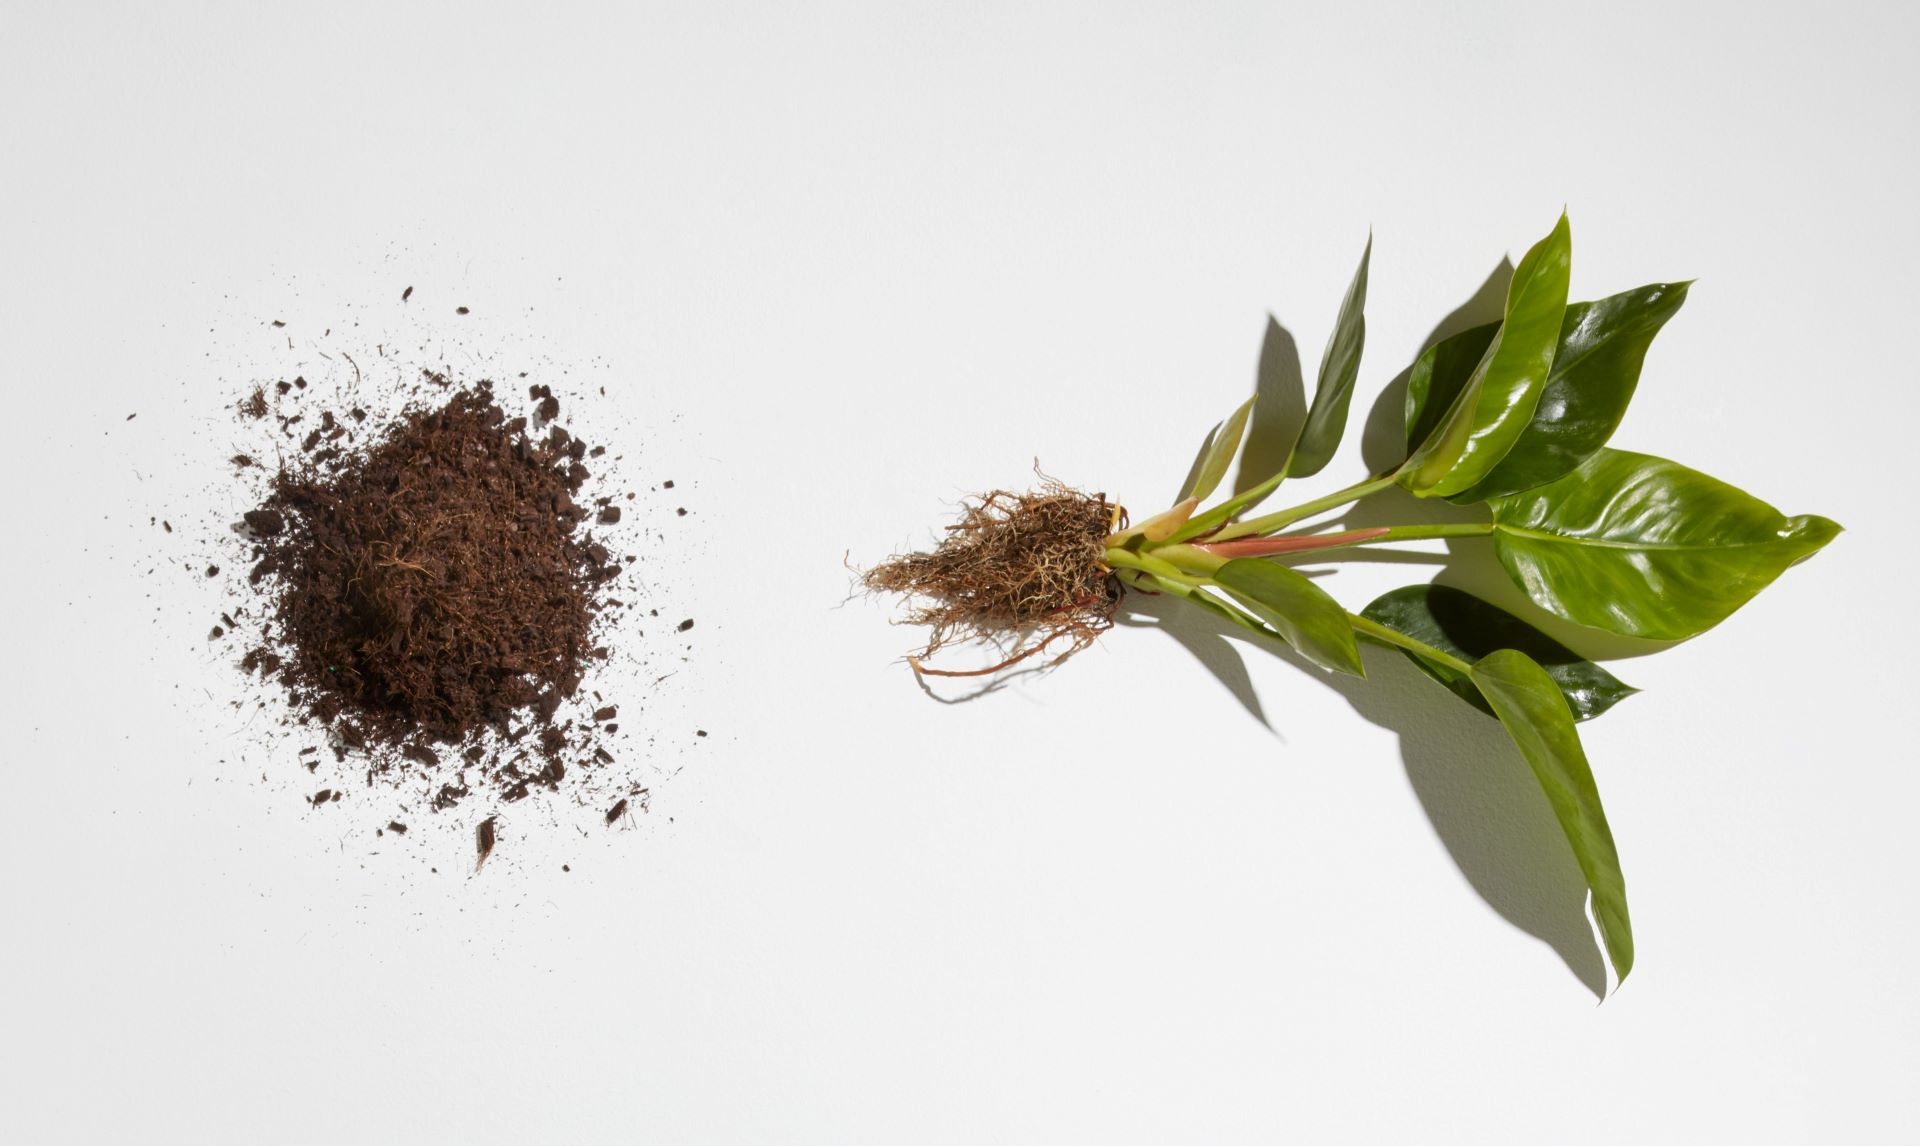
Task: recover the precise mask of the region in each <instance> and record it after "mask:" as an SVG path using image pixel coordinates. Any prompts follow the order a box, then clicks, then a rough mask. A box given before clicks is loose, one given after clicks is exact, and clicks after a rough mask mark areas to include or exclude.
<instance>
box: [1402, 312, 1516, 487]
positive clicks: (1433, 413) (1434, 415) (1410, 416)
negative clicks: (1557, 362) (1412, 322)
mask: <svg viewBox="0 0 1920 1146" xmlns="http://www.w3.org/2000/svg"><path fill="white" fill-rule="evenodd" d="M1498 333H1500V324H1499V323H1497V322H1489V323H1487V324H1486V325H1485V326H1476V327H1474V328H1472V329H1471V330H1463V331H1461V332H1460V333H1459V334H1456V335H1454V336H1453V337H1451V338H1443V339H1441V340H1440V341H1439V342H1436V343H1434V344H1433V345H1432V346H1429V347H1427V350H1426V353H1424V354H1422V355H1421V356H1420V358H1419V360H1418V361H1416V362H1415V363H1414V364H1413V372H1412V373H1411V374H1409V375H1408V376H1407V452H1408V454H1409V455H1411V454H1412V452H1413V451H1415V450H1417V449H1419V448H1420V444H1421V443H1422V442H1424V441H1426V440H1427V439H1428V438H1431V437H1432V436H1433V432H1434V431H1435V430H1437V429H1439V428H1440V421H1441V419H1443V418H1445V417H1446V416H1447V411H1448V410H1450V409H1452V408H1453V401H1454V399H1455V398H1458V397H1459V396H1460V391H1462V390H1465V389H1466V388H1467V379H1469V378H1471V377H1473V371H1474V368H1475V367H1476V366H1479V365H1480V360H1481V359H1482V358H1485V357H1486V356H1487V347H1489V346H1491V345H1493V336H1494V335H1496V334H1498Z"/></svg>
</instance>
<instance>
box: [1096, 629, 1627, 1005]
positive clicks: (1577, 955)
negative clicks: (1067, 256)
mask: <svg viewBox="0 0 1920 1146" xmlns="http://www.w3.org/2000/svg"><path fill="white" fill-rule="evenodd" d="M1119 620H1120V623H1122V624H1124V625H1127V626H1129V627H1140V628H1155V629H1159V630H1160V631H1162V632H1165V633H1166V634H1167V635H1168V636H1170V637H1172V638H1173V639H1174V640H1176V641H1178V642H1179V643H1180V644H1181V645H1182V646H1183V647H1185V648H1186V649H1188V650H1189V651H1190V652H1192V653H1193V654H1194V656H1195V657H1196V658H1197V659H1198V660H1199V661H1200V662H1201V664H1203V665H1205V666H1206V668H1207V669H1208V671H1209V672H1212V673H1213V675H1214V677H1215V678H1216V679H1218V680H1219V681H1220V683H1221V684H1223V685H1225V686H1226V688H1227V691H1229V692H1230V693H1232V694H1233V696H1234V699H1235V700H1237V701H1239V702H1240V705H1241V707H1243V708H1245V709H1246V710H1247V711H1248V713H1249V714H1251V715H1253V716H1254V718H1255V719H1257V720H1259V721H1260V722H1261V723H1262V724H1265V725H1267V727H1269V728H1272V727H1273V726H1272V724H1271V722H1269V721H1268V720H1267V718H1266V715H1265V713H1264V710H1263V709H1262V707H1261V704H1260V697H1259V695H1258V693H1257V692H1255V690H1254V687H1253V681H1252V678H1251V676H1250V675H1249V673H1248V671H1247V666H1246V662H1245V660H1244V657H1243V651H1242V650H1243V648H1247V647H1250V648H1251V652H1252V655H1254V656H1268V655H1273V656H1278V657H1279V658H1280V659H1282V660H1284V661H1286V662H1288V663H1289V664H1290V665H1292V666H1293V667H1295V668H1297V669H1298V670H1300V671H1301V672H1303V673H1305V674H1307V675H1308V676H1310V677H1312V678H1313V679H1315V680H1318V681H1320V682H1321V683H1323V684H1325V685H1326V686H1327V687H1328V688H1330V689H1332V690H1333V691H1334V692H1336V693H1339V694H1340V696H1341V697H1342V698H1343V699H1345V700H1346V701H1347V703H1348V704H1350V705H1352V706H1353V709H1354V711H1355V712H1358V713H1359V714H1360V715H1361V716H1363V717H1365V718H1366V719H1367V720H1369V721H1371V722H1373V723H1374V724H1376V725H1379V726H1380V727H1382V728H1385V729H1388V730H1389V731H1391V732H1393V733H1395V734H1396V735H1398V736H1399V737H1400V758H1401V761H1402V763H1403V764H1404V765H1405V767H1406V770H1407V780H1408V782H1409V783H1410V784H1411V785H1412V786H1413V791H1414V795H1415V796H1416V797H1418V798H1419V800H1420V806H1421V808H1422V810H1423V811H1424V812H1425V813H1426V816H1427V820H1428V822H1429V823H1431V824H1432V825H1433V830H1434V834H1435V835H1437V836H1439V837H1440V842H1441V844H1442V845H1443V846H1445V848H1446V849H1447V854H1448V855H1449V856H1451V857H1452V858H1453V862H1454V864H1455V866H1457V867H1458V868H1459V869H1460V874H1461V875H1463V876H1465V877H1466V880H1467V883H1468V885H1469V886H1471V887H1472V888H1473V890H1474V891H1475V892H1476V893H1478V894H1479V896H1480V898H1481V899H1483V900H1485V901H1486V903H1487V905H1488V906H1489V907H1492V908H1493V909H1494V910H1495V911H1496V912H1498V913H1499V914H1500V915H1501V917H1502V918H1504V919H1506V920H1507V921H1508V922H1510V923H1512V924H1513V925H1514V926H1515V927H1518V928H1519V929H1520V930H1522V931H1525V932H1526V933H1527V934H1529V935H1532V936H1534V937H1535V938H1537V939H1539V940H1540V941H1541V942H1543V943H1545V944H1546V945H1547V946H1549V947H1551V948H1553V950H1554V952H1555V953H1556V954H1558V955H1559V956H1560V958H1561V959H1562V960H1563V961H1564V962H1565V963H1566V965H1567V968H1568V970H1570V971H1572V972H1573V974H1574V977H1575V978H1577V979H1578V980H1579V981H1580V982H1581V983H1582V984H1584V985H1585V986H1586V987H1587V989H1588V990H1590V991H1592V992H1593V993H1594V996H1595V997H1596V998H1598V997H1602V996H1604V994H1605V992H1606V984H1607V978H1606V968H1605V966H1604V965H1603V964H1602V962H1601V959H1600V950H1599V948H1598V947H1597V946H1596V945H1595V943H1594V939H1593V931H1592V927H1591V925H1590V924H1589V923H1588V921H1587V913H1586V900H1587V887H1586V881H1585V879H1584V878H1583V877H1582V876H1581V874H1580V869H1579V866H1578V865H1577V864H1576V863H1575V862H1574V858H1573V852H1572V851H1571V850H1570V849H1569V848H1568V847H1567V843H1566V839H1565V837H1564V836H1563V835H1562V834H1561V832H1560V826H1559V823H1558V822H1557V821H1556V820H1555V819H1554V817H1553V810H1552V808H1551V807H1550V806H1549V805H1548V804H1547V799H1546V796H1545V795H1544V794H1543V793H1542V792H1541V791H1540V785H1539V783H1538V782H1537V781H1536V780H1535V779H1534V777H1533V774H1532V772H1531V771H1530V770H1529V769H1528V768H1527V766H1526V763H1525V761H1523V760H1522V759H1521V758H1520V755H1519V753H1517V752H1515V751H1514V750H1513V746H1512V745H1511V744H1510V743H1509V742H1508V740H1507V736H1506V733H1505V732H1504V731H1502V730H1501V728H1500V725H1499V723H1498V722H1496V721H1494V720H1493V719H1491V718H1489V717H1487V716H1485V715H1483V714H1481V713H1479V712H1476V711H1474V710H1473V709H1471V708H1468V707H1467V706H1466V705H1464V704H1462V703H1460V701H1459V700H1458V699H1457V698H1455V697H1454V696H1452V695H1451V694H1449V693H1448V692H1447V691H1446V690H1444V689H1442V688H1440V687H1439V686H1438V685H1436V684H1434V683H1433V682H1432V681H1431V680H1429V679H1427V678H1426V677H1425V676H1423V675H1422V674H1421V673H1420V672H1419V670H1417V669H1415V668H1414V667H1413V666H1412V665H1409V664H1407V663H1405V661H1404V659H1403V658H1402V657H1401V656H1400V655H1399V654H1398V653H1395V652H1392V651H1391V650H1385V649H1369V650H1368V653H1367V671H1368V679H1366V680H1357V679H1355V678H1352V677H1346V676H1334V675H1331V674H1329V673H1326V672H1324V671H1322V670H1321V669H1319V668H1318V667H1316V666H1314V665H1312V664H1309V663H1308V662H1307V661H1306V660H1304V659H1302V658H1301V657H1299V656H1297V655H1295V654H1294V652H1293V651H1292V650H1291V649H1288V648H1286V647H1285V646H1283V645H1279V644H1278V643H1266V642H1260V641H1257V640H1255V639H1253V638H1250V637H1246V636H1245V634H1244V632H1243V631H1242V630H1240V629H1237V628H1233V627H1232V626H1229V625H1228V624H1227V623H1226V622H1224V621H1220V620H1218V619H1217V618H1215V617H1214V616H1213V615H1212V614H1210V613H1206V612H1204V611H1202V610H1198V609H1194V608H1191V607H1188V606H1183V605H1181V604H1180V603H1179V602H1178V601H1169V600H1168V599H1167V598H1164V597H1154V596H1149V595H1146V594H1142V593H1132V594H1129V595H1128V596H1127V598H1126V601H1125V602H1124V603H1123V607H1122V614H1121V617H1120V618H1119ZM1243 638H1244V639H1243ZM1275 732H1276V734H1277V735H1278V734H1282V730H1279V729H1275Z"/></svg>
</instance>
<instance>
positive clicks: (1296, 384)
mask: <svg viewBox="0 0 1920 1146" xmlns="http://www.w3.org/2000/svg"><path fill="white" fill-rule="evenodd" d="M1253 393H1254V403H1253V417H1252V418H1251V419H1250V420H1249V421H1248V424H1247V440H1246V444H1245V445H1244V446H1243V447H1241V453H1240V470H1239V473H1238V475H1237V476H1236V477H1235V478H1234V482H1233V492H1234V493H1236V494H1238V493H1245V492H1246V491H1247V490H1248V489H1251V488H1252V487H1254V486H1256V485H1259V484H1260V483H1261V482H1262V481H1265V480H1266V478H1267V475H1269V474H1275V473H1279V472H1280V467H1281V466H1284V465H1286V464H1287V455H1288V454H1290V453H1292V451H1293V443H1294V439H1295V438H1298V437H1299V436H1300V427H1301V426H1303V425H1305V424H1306V421H1307V381H1306V377H1305V376H1304V375H1303V374H1302V373H1301V371H1300V345H1299V343H1297V342H1295V341H1294V338H1293V333H1292V332H1291V331H1289V330H1288V329H1287V328H1286V327H1284V326H1282V325H1280V320H1279V319H1277V318H1275V317H1273V316H1272V315H1271V314H1269V315H1268V316H1267V331H1266V335H1265V337H1263V338H1262V339H1261V341H1260V363H1259V365H1258V366H1257V367H1256V368H1255V371H1254V384H1253Z"/></svg>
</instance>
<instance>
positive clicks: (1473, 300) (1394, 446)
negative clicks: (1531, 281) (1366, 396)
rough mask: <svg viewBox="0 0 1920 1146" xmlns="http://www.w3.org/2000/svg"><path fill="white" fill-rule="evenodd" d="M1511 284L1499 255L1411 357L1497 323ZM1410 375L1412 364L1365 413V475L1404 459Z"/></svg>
mask: <svg viewBox="0 0 1920 1146" xmlns="http://www.w3.org/2000/svg"><path fill="white" fill-rule="evenodd" d="M1512 281H1513V260H1512V259H1509V258H1507V257H1506V256H1504V255H1502V256H1501V257H1500V262H1499V263H1498V265H1496V266H1495V267H1494V268H1493V270H1491V271H1489V272H1488V273H1487V277H1486V279H1485V280H1483V281H1482V282H1481V283H1480V285H1479V286H1478V287H1477V288H1475V289H1474V292H1473V294H1472V295H1471V296H1469V297H1468V299H1467V301H1465V302H1463V303H1461V304H1460V305H1459V306H1456V307H1454V308H1453V310H1451V311H1449V312H1448V314H1447V316H1446V317H1445V318H1442V319H1441V320H1440V322H1439V324H1438V325H1436V326H1435V327H1434V328H1433V329H1432V330H1430V331H1428V332H1427V337H1426V338H1424V339H1422V340H1421V342H1420V350H1419V351H1418V353H1416V354H1415V355H1414V357H1415V358H1416V359H1417V358H1419V357H1420V355H1421V354H1425V353H1426V352H1427V350H1428V348H1430V347H1432V346H1433V345H1434V344H1436V343H1439V342H1444V341H1446V340H1447V339H1449V338H1452V337H1453V336H1454V335H1456V334H1459V333H1460V332H1461V331H1463V330H1471V329H1473V328H1474V327H1476V326H1482V325H1484V324H1486V323H1489V322H1498V321H1499V320H1500V317H1501V316H1502V315H1504V314H1505V313H1506V308H1507V285H1508V284H1509V283H1511V282H1512ZM1412 374H1413V363H1411V362H1409V363H1408V364H1407V368H1406V369H1405V370H1402V371H1401V372H1400V373H1398V374H1396V375H1394V376H1393V378H1392V379H1390V380H1389V381H1388V382H1387V385H1386V388H1385V389H1383V390H1381V391H1380V395H1379V397H1377V398H1375V399H1374V402H1373V405H1372V407H1370V408H1369V409H1368V411H1367V421H1366V425H1365V426H1364V427H1362V429H1361V433H1360V456H1361V457H1362V458H1364V459H1365V460H1366V463H1367V472H1369V473H1376V474H1378V473H1385V472H1387V471H1388V470H1390V469H1393V468H1394V467H1396V466H1398V465H1399V464H1400V463H1401V462H1403V461H1405V460H1406V457H1407V432H1406V426H1407V421H1406V409H1407V379H1408V378H1409V377H1411V376H1412Z"/></svg>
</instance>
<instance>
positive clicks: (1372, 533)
mask: <svg viewBox="0 0 1920 1146" xmlns="http://www.w3.org/2000/svg"><path fill="white" fill-rule="evenodd" d="M1390 532H1392V530H1391V529H1389V528H1388V527H1387V526H1384V525H1381V526H1376V527H1374V528H1373V529H1352V530H1348V531H1347V532H1345V533H1323V534H1320V535H1319V536H1317V537H1248V538H1243V539H1242V540H1239V541H1216V542H1214V543H1213V544H1211V545H1206V544H1198V545H1195V546H1194V548H1195V549H1198V550H1200V551H1202V552H1204V553H1211V554H1213V555H1214V556H1215V557H1224V558H1226V559H1227V560H1229V561H1231V560H1233V559H1234V558H1236V557H1272V556H1274V555H1276V554H1280V553H1309V552H1312V551H1313V550H1315V549H1338V548H1340V547H1341V546H1343V545H1358V544H1360V543H1361V542H1363V541H1372V540H1373V539H1374V538H1376V537H1384V536H1386V535H1387V534H1388V533H1390Z"/></svg>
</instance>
